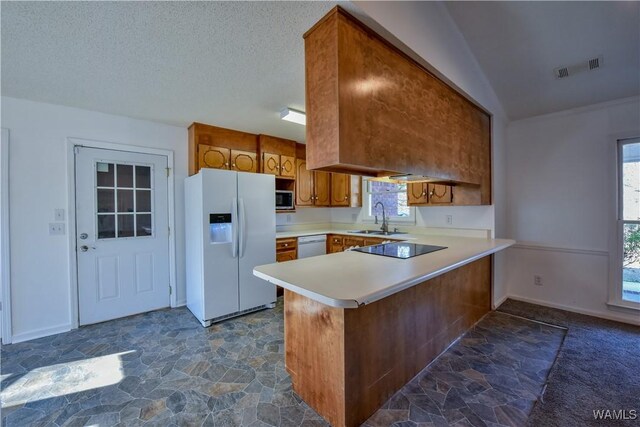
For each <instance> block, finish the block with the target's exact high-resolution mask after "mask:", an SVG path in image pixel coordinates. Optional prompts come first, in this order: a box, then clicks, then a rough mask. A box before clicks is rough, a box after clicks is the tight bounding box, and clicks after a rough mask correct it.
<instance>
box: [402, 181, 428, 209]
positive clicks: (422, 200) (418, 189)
mask: <svg viewBox="0 0 640 427" xmlns="http://www.w3.org/2000/svg"><path fill="white" fill-rule="evenodd" d="M427 190H428V189H427V183H426V182H415V183H413V184H409V185H407V204H409V205H425V204H427V203H429V192H428V191H427Z"/></svg>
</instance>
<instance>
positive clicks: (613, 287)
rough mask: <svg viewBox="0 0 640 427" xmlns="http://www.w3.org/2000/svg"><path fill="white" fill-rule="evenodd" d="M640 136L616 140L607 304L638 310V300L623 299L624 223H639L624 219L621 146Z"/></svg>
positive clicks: (632, 142)
mask: <svg viewBox="0 0 640 427" xmlns="http://www.w3.org/2000/svg"><path fill="white" fill-rule="evenodd" d="M639 143H640V137H627V138H620V139H617V140H616V145H615V146H616V155H615V188H616V192H615V197H614V200H615V218H614V219H615V226H614V229H615V236H614V238H613V239H612V240H613V242H614V247H613V248H611V249H612V250H611V259H612V261H613V262H612V265H613V268H612V269H611V270H612V271H611V276H612V280H611V283H610V285H609V301H608V303H607V304H608V305H609V306H614V307H620V308H625V309H632V310H640V302H634V301H629V300H625V299H623V268H624V250H623V247H624V226H625V224H637V225H640V219H639V220H626V219H624V183H623V175H624V167H623V165H624V162H623V148H624V146H625V145H629V144H639Z"/></svg>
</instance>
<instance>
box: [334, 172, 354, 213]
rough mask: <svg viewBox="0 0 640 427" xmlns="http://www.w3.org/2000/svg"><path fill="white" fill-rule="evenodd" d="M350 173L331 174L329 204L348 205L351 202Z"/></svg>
mask: <svg viewBox="0 0 640 427" xmlns="http://www.w3.org/2000/svg"><path fill="white" fill-rule="evenodd" d="M350 198H351V175H347V174H344V173H332V174H331V206H349V205H350V204H351V200H350Z"/></svg>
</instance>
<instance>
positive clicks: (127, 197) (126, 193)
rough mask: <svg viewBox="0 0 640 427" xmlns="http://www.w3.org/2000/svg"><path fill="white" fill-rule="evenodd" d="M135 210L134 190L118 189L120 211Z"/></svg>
mask: <svg viewBox="0 0 640 427" xmlns="http://www.w3.org/2000/svg"><path fill="white" fill-rule="evenodd" d="M134 211H135V209H134V207H133V190H120V189H118V212H131V213H133V212H134Z"/></svg>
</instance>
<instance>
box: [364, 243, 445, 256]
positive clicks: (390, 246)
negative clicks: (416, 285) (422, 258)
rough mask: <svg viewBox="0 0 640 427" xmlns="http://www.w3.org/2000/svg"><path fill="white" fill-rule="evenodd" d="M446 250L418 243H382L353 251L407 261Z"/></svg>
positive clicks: (441, 247)
mask: <svg viewBox="0 0 640 427" xmlns="http://www.w3.org/2000/svg"><path fill="white" fill-rule="evenodd" d="M442 249H447V247H446V246H432V245H421V244H419V243H407V242H394V243H383V244H382V245H374V246H365V247H363V248H355V249H353V250H354V251H358V252H364V253H365V254H373V255H382V256H388V257H392V258H402V259H407V258H411V257H414V256H418V255H424V254H428V253H431V252H435V251H439V250H442Z"/></svg>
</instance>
